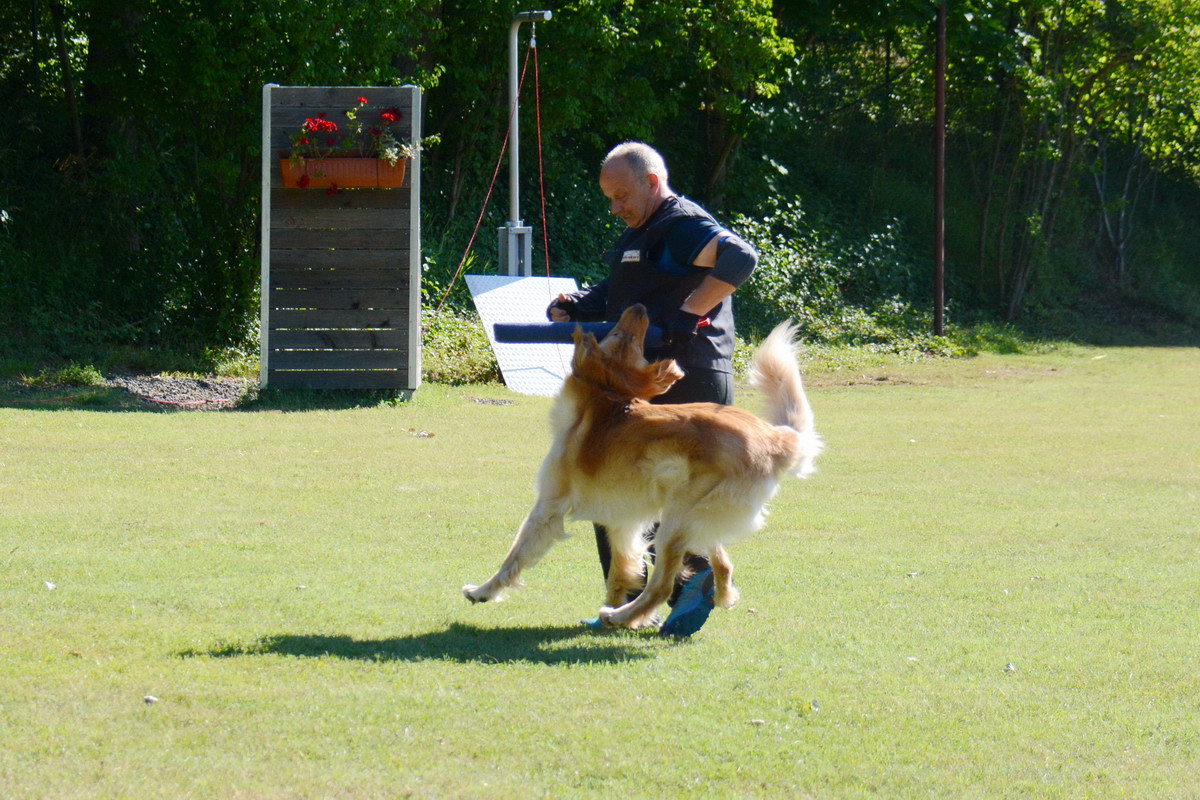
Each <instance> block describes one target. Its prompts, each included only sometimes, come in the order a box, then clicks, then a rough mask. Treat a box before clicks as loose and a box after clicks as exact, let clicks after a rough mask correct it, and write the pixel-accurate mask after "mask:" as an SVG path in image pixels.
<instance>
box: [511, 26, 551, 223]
mask: <svg viewBox="0 0 1200 800" xmlns="http://www.w3.org/2000/svg"><path fill="white" fill-rule="evenodd" d="M550 16H551V14H550V12H549V11H521V12H520V13H518V14H515V15H513V19H512V27H511V28H510V29H509V31H508V109H509V113H510V114H511V115H512V124H511V129H512V133H511V134H510V139H509V148H508V209H509V212H508V221H509V224H510V225H512V226H514V227H515V226H518V225H520V224H521V198H520V192H519V190H518V186H517V176H518V174H519V173H520V163H521V158H520V152H521V148H520V117H521V115H520V114H519V113H517V89H518V87H519V86H520V78H519V76H518V75H517V29H518V28H520V27H521V23H522V22H545V21H547V20H549V19H550Z"/></svg>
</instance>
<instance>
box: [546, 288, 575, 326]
mask: <svg viewBox="0 0 1200 800" xmlns="http://www.w3.org/2000/svg"><path fill="white" fill-rule="evenodd" d="M574 314H575V298H573V297H571V296H569V295H565V294H560V295H559V296H558V297H556V298H555V299H554V302H553V303H551V304H550V306H549V307H548V308H547V309H546V318H547V319H549V320H550V321H551V322H570V321H571V318H572V317H573V316H574Z"/></svg>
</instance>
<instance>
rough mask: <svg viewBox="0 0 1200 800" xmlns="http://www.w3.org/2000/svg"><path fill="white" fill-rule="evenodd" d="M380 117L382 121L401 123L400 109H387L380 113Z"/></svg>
mask: <svg viewBox="0 0 1200 800" xmlns="http://www.w3.org/2000/svg"><path fill="white" fill-rule="evenodd" d="M379 116H380V117H381V118H382V119H385V120H387V121H388V122H399V121H400V109H398V108H388V109H385V110H383V111H381V112H379Z"/></svg>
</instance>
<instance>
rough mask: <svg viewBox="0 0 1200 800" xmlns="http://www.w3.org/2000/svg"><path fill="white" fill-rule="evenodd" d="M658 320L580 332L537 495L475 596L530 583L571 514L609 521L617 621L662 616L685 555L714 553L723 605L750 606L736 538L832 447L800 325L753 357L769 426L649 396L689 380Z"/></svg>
mask: <svg viewBox="0 0 1200 800" xmlns="http://www.w3.org/2000/svg"><path fill="white" fill-rule="evenodd" d="M647 326H648V320H647V316H646V310H645V308H643V307H642V306H640V305H636V306H633V307H632V308H630V309H628V310H627V311H626V312H625V313H624V314H623V315H622V316H621V321H620V322H619V323H618V324H617V326H616V327H615V328H614V329H613V330H612V332H611V333H609V334H608V336H606V337H605V338H604V341H603V342H600V343H598V342H597V341H596V337H595V336H593V335H592V334H590V333H583V332H582V331H581V329H579V328H577V329H576V331H575V355H574V358H573V359H572V365H571V366H572V372H571V375H570V376H568V377H567V379H566V382H565V383H564V384H563V388H562V391H561V392H560V393H559V395H558V398H557V400H556V401H555V405H554V409H553V411H552V412H551V423H552V429H553V434H554V442H553V444H552V445H551V447H550V452H549V454H547V456H546V458H545V460H544V461H543V462H542V467H541V472H540V473H539V474H538V484H537V489H538V496H537V502H536V503H535V504H534V507H533V510H532V511H530V512H529V516H527V517H526V518H525V521H524V523H522V525H521V529H520V531H519V532H518V533H517V538H516V540H515V541H514V542H513V545H512V548H511V549H510V550H509V552H508V556H507V557H506V558H505V559H504V562H503V563H502V564H501V565H500V569H499V570H498V571H497V572H496V574H495V575H493V576H492V577H491V578H490V579H488V581H487V582H486V583H484V584H483V585H482V586H472V585H468V586H464V587H463V594H465V595H466V597H467V599H468V600H470V601H471V602H472V603H481V602H486V601H488V600H499V599H501V598H502V597H503V595H504V592H505V590H507V589H508V588H510V587H512V586H514V585H518V584H519V583H520V578H521V573H522V572H523V571H524V570H526V569H528V568H530V567H532V566H533V565H534V564H536V563H537V562H538V561H539V560H540V559H541V558H542V556H544V555H545V554H546V552H547V551H548V550H549V549H550V547H551V546H552V545H553V544H554V542H555V541H557V540H559V539H565V538H566V533H565V532H564V530H563V520H564V519H565V518H567V517H570V518H572V519H583V520H591V521H592V522H595V523H597V524H601V525H604V526H605V527H607V528H608V536H609V543H610V545H611V547H612V554H613V558H612V564H611V567H610V569H609V573H608V585H607V601H606V602H607V605H606V606H605V607H604V608H603V609H601V611H600V619H601V621H602V622H603V623H604V624H605V625H606V626H608V627H625V628H639V627H643V626H646V625H651V624H654V622H653V621H654V620H655V611H656V610H657V609H658V607H659V606H660V605H661V604H662V603H664V602H665V601H666V600H667V599H668V597H669V596H670V594H671V590H672V587H673V585H674V583H675V580H676V578H677V576H679V574H680V572H681V570H682V569H683V557H684V554H685V553H696V554H700V555H707V556H708V557H709V560H710V561H711V562H712V567H713V574H714V579H715V603H716V605H719V606H721V607H722V608H730V607H731V606H733V604H734V603H736V602H737V599H738V592H737V589H735V588H734V586H733V581H732V575H733V565H732V564H731V563H730V561H729V557H728V555H727V554H726V553H725V549H724V545H725V544H727V543H730V542H733V541H736V540H738V539H740V538H743V537H745V536H748V535H749V534H751V533H753V532H755V531H757V530H758V529H760V528H761V527H762V526H763V522H764V519H763V516H764V515H763V507H764V505H766V503H767V501H768V500H770V499H771V497H772V496H773V495H774V494H775V490H776V489H777V488H778V486H779V480H780V478H781V477H783V476H784V475H786V474H788V473H791V474H794V475H796V476H797V477H804V476H806V475H808V474H809V473H811V472H812V471H813V469H814V467H813V460H814V459H815V458H816V456H817V454H818V453H820V451H821V440H820V437H819V436H818V435H817V433H816V431H815V430H814V428H813V414H812V409H811V408H810V407H809V404H808V399H807V398H806V396H805V394H804V386H803V384H802V382H801V379H800V372H799V370H798V369H797V367H796V352H795V351H796V344H795V331H796V329H795V327H794V326H791V325H790V324H789V323H788V322H785V323H783V324H781V325H779V326H778V327H776V328H775V330H774V331H772V332H771V334H770V335H769V336H768V337H767V338H766V340H764V341H763V343H762V345H761V346H760V347H759V348H758V350H757V352H756V353H755V354H754V360H753V371H752V375H751V384H752V385H753V386H754V387H755V388H757V389H759V390H761V391H763V392H765V393H766V395H767V397H768V403H769V408H770V418H771V420H770V422H768V421H764V420H762V419H759V418H758V417H756V416H754V415H753V414H751V413H749V412H747V411H743V410H742V409H740V408H735V407H733V406H722V405H718V404H716V403H688V404H685V405H652V404H650V403H649V402H647V401H648V400H649V399H650V398H652V397H656V396H657V395H660V394H662V393H664V392H666V391H667V390H668V389H669V388H671V386H672V384H674V383H675V382H676V381H677V380H679V379H680V378H682V377H683V372H682V371H681V370H680V369H679V366H678V365H677V364H676V363H675V362H674V361H670V360H666V361H656V362H654V363H653V364H650V363H647V362H646V360H645V358H644V357H643V355H642V353H643V340H644V339H645V336H646V328H647ZM655 522H657V523H659V525H658V530H657V532H656V534H655V536H654V547H655V551H656V556H655V559H654V570H653V573H652V574H651V576H650V579H649V582H648V583H647V585H646V587H645V589H644V590H643V591H642V593H641V594H640V595H639V596H638V597H637V599H635V600H633V601H631V602H627V603H626V602H625V598H626V596H627V593H629V592H630V591H631V590H632V591H637V590H638V589H641V588H642V580H643V564H644V558H645V555H646V548H647V542H646V541H645V539H644V537H643V533H644V532H645V531H647V530H649V529H650V528H651V526H652V525H653V523H655ZM622 604H623V605H622Z"/></svg>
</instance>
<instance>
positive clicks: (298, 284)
mask: <svg viewBox="0 0 1200 800" xmlns="http://www.w3.org/2000/svg"><path fill="white" fill-rule="evenodd" d="M271 288H272V289H404V290H405V291H407V290H408V271H407V270H402V269H399V268H396V269H353V268H351V269H328V268H325V269H273V270H271Z"/></svg>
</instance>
